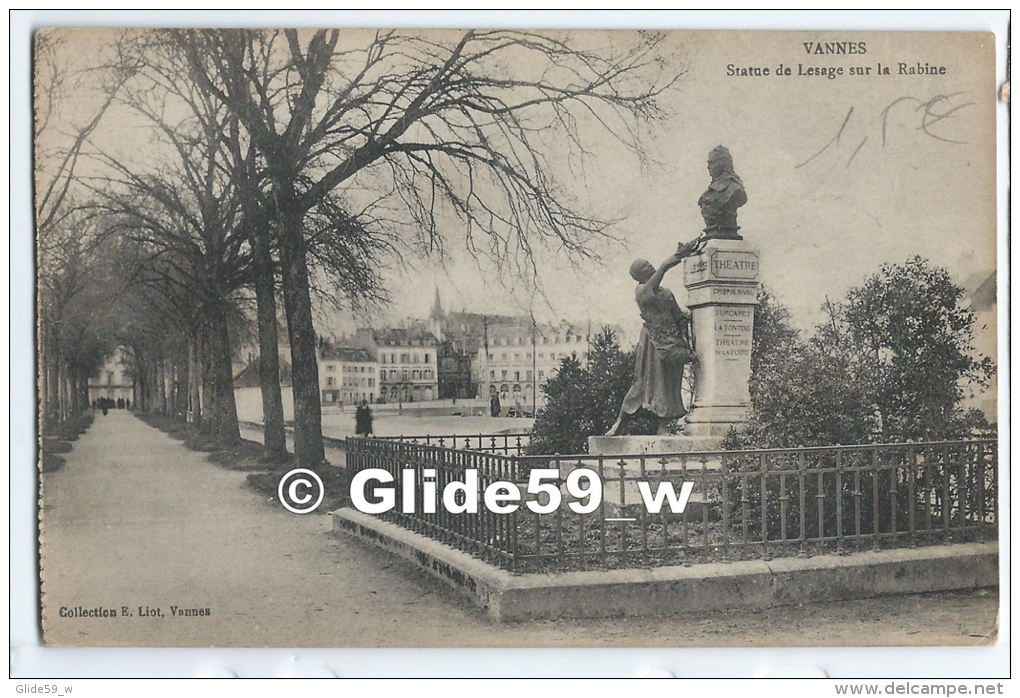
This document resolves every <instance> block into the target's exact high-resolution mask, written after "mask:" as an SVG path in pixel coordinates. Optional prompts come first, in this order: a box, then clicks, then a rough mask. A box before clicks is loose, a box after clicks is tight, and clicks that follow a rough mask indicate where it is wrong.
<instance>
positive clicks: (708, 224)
mask: <svg viewBox="0 0 1020 698" xmlns="http://www.w3.org/2000/svg"><path fill="white" fill-rule="evenodd" d="M708 173H709V174H710V175H711V176H712V183H711V184H709V185H708V189H706V190H705V193H704V194H702V195H701V198H700V199H698V206H700V207H701V216H702V217H703V218H704V219H705V238H706V239H712V238H724V239H730V240H741V239H743V238H741V236H740V235H738V234H737V231H738V230H740V226H739V225H737V209H738V208H740V207H741V206H743V205H744V204H746V203H747V194H746V193H745V192H744V183H743V182H741V181H740V177H738V176H737V175H736V174H735V173H734V172H733V158H732V157H731V156H730V151H729V150H727V149H726V148H725V147H723V146H721V145H719V146H716V147H715V148H713V149H712V152H711V153H709V155H708Z"/></svg>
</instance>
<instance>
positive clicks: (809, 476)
mask: <svg viewBox="0 0 1020 698" xmlns="http://www.w3.org/2000/svg"><path fill="white" fill-rule="evenodd" d="M486 438H488V437H486ZM347 453H348V467H349V468H350V469H351V475H352V476H353V475H354V474H355V473H356V472H357V471H358V470H362V469H364V468H382V469H385V470H386V471H387V472H389V473H390V475H391V476H392V477H393V479H394V481H395V486H396V488H397V502H400V497H401V495H400V493H401V492H402V489H401V488H402V487H403V481H404V478H406V477H411V478H413V479H414V482H413V488H412V489H413V491H414V492H415V493H416V494H415V495H414V497H415V505H416V506H415V507H414V508H413V511H412V512H410V513H408V512H402V511H400V510H399V509H400V507H395V508H394V509H393V510H392V511H390V512H387V513H385V514H382V516H384V517H385V518H388V519H390V520H392V521H394V522H396V523H398V524H399V525H401V526H404V527H406V528H409V529H411V530H414V531H417V532H419V533H422V534H423V535H426V536H429V537H432V538H435V539H437V540H441V541H443V542H445V543H447V544H449V545H451V546H453V547H456V548H459V549H460V550H463V551H465V552H468V553H471V554H474V555H477V556H478V557H481V558H483V559H485V560H488V561H490V562H492V563H493V564H497V565H499V566H501V567H504V568H507V569H510V570H514V571H522V572H530V571H554V570H556V571H558V570H573V569H592V568H615V567H652V566H661V565H674V564H690V563H692V562H707V561H730V560H739V559H754V558H770V557H778V556H793V555H796V556H810V555H816V554H820V553H849V552H855V551H863V550H878V549H882V548H891V547H910V546H917V545H929V544H935V543H950V542H954V541H963V540H986V539H991V538H995V537H996V536H997V522H998V515H997V514H998V510H997V502H998V497H997V495H998V492H997V490H996V483H997V468H998V459H997V443H996V441H995V440H994V439H973V440H967V441H945V442H928V443H904V444H868V445H860V446H833V447H825V448H796V449H770V450H753V451H717V452H700V453H678V454H665V455H646V454H630V455H623V456H620V455H613V456H608V455H602V456H600V455H588V454H582V455H572V456H562V455H556V456H524V455H517V454H519V453H520V451H517V452H516V453H515V454H514V455H504V454H501V453H494V452H491V451H490V452H482V451H480V450H472V449H470V448H468V449H464V448H461V449H455V448H447V447H445V446H439V445H437V444H432V445H430V444H425V443H413V442H408V441H401V440H399V439H349V440H348V445H347ZM468 468H473V469H476V470H477V471H478V473H479V481H478V485H477V488H478V491H479V493H482V492H484V491H485V489H486V488H487V487H488V485H490V484H491V483H493V482H495V481H509V482H513V483H516V484H517V485H518V487H519V488H520V490H521V492H522V493H524V492H526V490H527V485H528V480H529V478H528V476H529V473H530V472H531V470H532V469H534V468H555V469H557V470H558V471H559V486H560V491H561V493H562V494H563V496H562V500H561V503H560V505H559V506H558V507H557V508H556V509H555V510H554V511H552V512H550V513H546V514H537V513H534V512H533V511H530V510H529V509H528V508H527V507H526V506H524V502H523V501H522V504H521V506H520V507H519V508H518V509H517V510H516V511H514V512H513V513H509V514H495V513H492V512H490V511H489V510H488V509H487V508H485V507H484V506H480V507H479V509H478V513H459V514H452V513H450V512H448V511H447V510H446V508H445V507H444V506H443V503H442V492H443V488H444V487H445V486H446V484H447V483H450V482H453V481H462V480H463V475H464V471H465V469H468ZM577 468H587V469H590V470H592V471H594V472H595V473H597V474H598V476H599V481H600V482H601V484H602V501H601V503H600V504H599V505H598V507H597V508H596V509H594V511H591V512H590V513H585V514H579V513H577V512H576V511H574V509H572V508H571V507H570V506H569V505H570V503H571V502H575V501H577V500H576V499H575V498H572V497H571V496H570V494H569V493H568V492H567V490H566V489H565V488H564V486H563V483H564V482H565V480H566V479H567V477H568V476H569V474H570V472H571V471H573V470H575V469H577ZM425 469H433V470H435V478H434V481H435V485H436V488H437V489H436V492H437V493H438V495H437V498H438V500H439V501H438V504H437V505H436V506H435V507H434V509H433V510H432V511H428V512H426V510H425V507H424V501H425V497H424V495H423V487H422V486H423V484H424V480H425V478H424V477H423V472H424V470H425ZM640 482H644V483H647V484H646V485H645V490H646V492H650V493H655V492H657V491H658V490H659V486H660V484H663V483H665V485H666V486H668V487H671V488H672V491H673V492H675V493H681V492H682V491H683V483H691V484H690V485H689V486H688V487H689V489H690V493H689V494H690V496H689V499H688V501H687V506H686V507H685V508H684V509H683V512H682V513H672V512H671V511H670V508H669V505H668V503H667V502H666V501H664V502H663V503H662V507H661V510H660V512H659V513H650V512H649V511H648V507H647V506H646V503H645V501H644V498H643V496H642V492H641V487H640V486H639V485H638V483H640ZM524 499H525V500H526V499H529V497H528V495H525V496H524ZM530 499H534V497H530ZM539 499H540V500H541V499H542V498H541V497H540V498H539ZM479 501H482V496H481V495H480V496H479ZM582 503H583V500H582ZM580 508H583V507H580Z"/></svg>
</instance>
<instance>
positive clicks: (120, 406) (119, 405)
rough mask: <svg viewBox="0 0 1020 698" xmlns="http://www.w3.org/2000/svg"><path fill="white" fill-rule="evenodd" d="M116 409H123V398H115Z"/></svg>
mask: <svg viewBox="0 0 1020 698" xmlns="http://www.w3.org/2000/svg"><path fill="white" fill-rule="evenodd" d="M117 409H118V410H122V409H124V398H122V397H119V398H117Z"/></svg>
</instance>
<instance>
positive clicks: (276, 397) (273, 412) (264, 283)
mask: <svg viewBox="0 0 1020 698" xmlns="http://www.w3.org/2000/svg"><path fill="white" fill-rule="evenodd" d="M267 235H268V230H265V229H262V230H255V231H253V232H252V234H251V236H250V238H251V243H252V249H253V250H254V253H255V260H254V265H255V302H256V305H257V307H258V323H259V386H260V389H261V391H262V420H263V427H262V428H263V440H264V442H265V447H266V452H267V453H268V454H269V455H271V456H274V457H279V456H283V455H286V453H287V437H286V432H285V431H284V425H283V396H282V395H281V394H280V354H279V349H278V343H279V338H278V337H277V332H276V296H275V289H274V286H275V284H274V283H273V259H272V257H271V256H270V251H269V241H268V240H267V239H266V236H267Z"/></svg>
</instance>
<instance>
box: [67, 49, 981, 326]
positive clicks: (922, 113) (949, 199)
mask: <svg viewBox="0 0 1020 698" xmlns="http://www.w3.org/2000/svg"><path fill="white" fill-rule="evenodd" d="M635 38H636V37H635V35H634V34H633V33H631V32H602V33H593V34H589V35H586V36H585V37H583V40H584V41H586V42H589V43H590V44H592V45H597V44H598V43H600V42H609V43H627V42H630V41H633V40H634V39H635ZM103 40H104V37H103V36H102V35H100V34H95V33H92V34H89V35H87V37H86V36H84V35H79V37H77V38H75V39H74V40H73V41H70V42H69V45H70V47H71V49H72V50H73V53H74V54H75V55H76V57H77V59H78V60H87V59H84V58H81V57H82V56H91V55H94V54H95V51H94V49H95V47H96V46H97V45H99V44H101V43H102V42H103ZM90 42H91V43H90ZM806 42H810V43H811V44H812V45H814V44H815V43H823V44H824V43H825V42H844V45H849V43H854V44H858V45H859V44H861V43H862V42H863V44H864V46H865V51H866V52H865V53H864V54H860V53H856V54H854V55H825V54H822V55H818V54H814V53H808V49H807V48H806V47H805V43H806ZM992 42H993V38H992V36H991V35H990V34H988V35H986V34H975V33H971V34H955V35H953V34H942V33H899V34H877V33H854V32H841V33H825V32H800V33H779V32H671V33H670V34H669V36H668V37H667V40H666V42H665V46H664V49H665V50H664V52H663V55H664V56H666V57H667V60H668V61H669V65H670V66H671V67H673V68H674V69H675V70H677V71H678V72H679V71H683V75H682V76H681V78H680V80H679V81H678V83H677V88H676V89H675V90H674V91H672V92H670V93H667V94H666V95H665V96H664V97H663V98H662V106H663V108H664V110H665V112H666V113H667V114H668V117H667V118H666V119H664V120H662V121H661V122H660V123H659V124H657V126H656V127H655V128H654V129H653V130H652V131H651V132H650V133H649V134H648V136H647V138H645V140H644V145H645V151H646V153H647V154H648V156H649V157H650V159H651V160H652V161H653V162H652V163H651V164H648V163H645V164H642V163H641V162H639V161H638V160H637V158H635V157H633V156H632V155H630V154H629V153H627V152H626V151H625V150H623V149H622V148H620V147H619V146H618V145H615V144H614V143H613V142H612V140H611V139H610V138H607V136H606V134H605V133H604V132H601V131H599V130H598V129H596V128H594V127H592V126H591V125H587V126H584V127H582V137H583V138H584V139H585V141H586V146H587V147H588V148H589V150H591V151H592V153H593V156H592V158H591V159H590V160H589V161H588V162H587V163H586V167H585V169H584V170H583V172H579V171H578V170H576V169H574V168H568V167H566V165H563V166H561V167H557V166H554V167H553V169H552V174H553V175H554V176H555V177H556V180H557V183H558V184H559V185H560V187H561V188H562V189H563V191H564V192H566V194H567V195H568V196H570V197H571V198H573V199H576V201H577V202H578V204H579V205H580V206H581V207H582V208H586V209H590V210H592V211H594V212H596V213H598V214H600V215H602V216H605V217H616V216H619V215H625V218H624V219H623V220H622V221H621V222H620V223H619V224H617V225H615V226H614V227H613V229H612V230H611V233H612V234H613V236H614V237H615V238H616V239H617V241H616V242H614V243H605V244H599V245H597V246H595V248H594V249H595V251H597V252H598V254H599V255H600V257H601V259H600V261H598V262H587V263H580V264H579V263H578V261H577V260H573V259H570V258H569V257H568V256H567V255H566V254H565V253H564V252H562V251H560V250H556V249H543V250H540V253H539V255H538V269H539V277H540V280H541V284H542V287H543V291H544V292H543V293H542V294H536V293H535V291H534V289H533V288H532V287H531V285H530V284H526V283H524V282H521V281H520V280H518V279H515V278H514V277H513V276H512V275H511V274H509V273H508V272H507V271H506V270H504V269H497V268H494V267H493V265H491V264H489V263H487V262H486V260H484V259H483V260H481V261H479V260H478V259H476V258H475V257H473V256H472V255H469V254H467V253H466V251H465V249H464V245H463V233H462V231H463V224H462V223H461V222H460V221H458V220H457V219H455V218H452V217H443V218H441V219H440V221H439V226H440V230H442V231H443V234H444V238H445V240H446V244H445V257H444V258H443V259H442V260H439V259H437V258H435V257H421V258H410V259H405V260H404V261H405V264H403V265H396V264H394V265H392V266H391V267H389V268H387V269H385V270H384V272H383V275H384V278H385V279H386V283H387V287H388V289H389V291H390V295H391V297H392V304H391V305H390V307H389V308H387V309H377V310H376V311H375V312H373V314H372V316H371V317H370V318H365V317H360V318H356V317H354V316H353V315H352V314H351V313H349V312H346V311H343V310H340V311H336V310H329V311H324V312H322V313H320V316H319V317H320V325H321V326H322V329H323V330H324V331H328V330H333V331H337V332H342V331H346V330H350V329H353V327H354V326H356V325H358V324H362V323H364V322H365V321H366V319H370V320H372V321H374V322H375V323H382V322H393V321H397V320H399V319H400V318H404V317H427V315H428V313H429V310H430V308H431V305H432V301H433V296H434V292H435V289H437V288H438V290H439V292H440V295H441V298H442V302H443V305H444V307H445V308H446V309H448V310H461V309H465V310H468V311H475V312H490V313H521V312H524V313H527V312H529V311H534V313H535V315H536V317H537V318H539V319H540V320H555V319H559V318H563V319H567V320H570V321H573V322H579V323H585V322H588V321H590V322H591V323H592V325H597V324H600V323H613V324H619V325H621V326H623V327H625V328H626V329H627V330H628V331H629V334H630V335H631V336H636V330H637V328H638V327H639V326H640V320H639V318H638V315H637V308H636V306H635V304H634V301H633V285H634V284H633V281H632V280H631V279H630V277H629V276H628V274H627V269H628V267H629V266H630V263H631V261H632V260H633V259H634V258H635V257H645V258H647V259H649V260H651V261H652V262H653V263H656V264H657V263H658V262H660V261H661V260H662V259H664V258H665V257H667V256H668V255H669V254H671V253H672V252H673V251H674V250H675V248H676V245H677V243H678V242H680V241H686V240H689V239H691V238H694V237H696V236H697V235H699V234H700V233H701V229H702V227H703V221H702V219H701V216H700V212H699V210H698V207H697V200H698V197H699V196H700V194H701V192H702V191H704V189H705V188H706V186H707V185H708V183H709V176H708V173H707V170H706V167H705V161H706V157H707V155H708V153H709V151H710V150H711V149H712V148H713V147H715V146H716V145H719V144H722V145H725V146H727V147H728V148H729V150H730V152H731V153H732V156H733V161H734V166H735V170H736V172H737V174H738V175H739V176H740V177H741V179H742V180H743V183H744V186H745V189H746V191H747V195H748V203H747V204H746V205H745V206H744V207H743V208H741V209H740V212H739V220H738V222H739V224H740V226H741V233H742V234H743V235H744V237H745V239H746V241H747V243H748V244H749V245H750V246H751V247H752V248H753V249H755V250H757V251H758V253H759V255H760V269H761V279H762V281H763V282H764V283H765V284H766V285H767V286H768V287H769V288H770V289H771V290H772V292H773V294H774V295H775V296H776V297H777V299H778V300H779V301H780V302H782V303H783V304H785V305H787V306H788V307H789V308H790V310H791V313H792V316H793V320H794V322H795V324H797V325H798V326H800V327H802V328H804V329H809V328H810V327H811V326H812V325H813V324H814V323H816V322H819V321H820V320H821V315H820V313H819V308H820V306H821V305H822V304H823V303H824V302H825V300H826V298H829V299H831V300H833V301H836V300H838V299H840V298H842V297H843V296H844V294H845V292H846V290H847V289H848V288H849V287H850V286H853V285H856V284H860V283H861V282H862V281H863V280H864V278H865V277H866V276H868V275H869V274H871V273H873V272H875V271H877V269H878V267H879V266H880V265H881V264H882V263H885V262H903V261H904V260H906V259H907V258H908V257H910V256H912V255H915V254H918V255H921V256H923V257H926V258H928V259H930V260H931V261H932V262H933V263H935V264H938V265H941V266H944V267H946V268H947V269H949V271H950V273H951V274H952V275H953V277H954V278H955V279H956V280H957V282H958V283H962V284H967V285H970V286H972V287H976V286H977V284H978V283H980V281H981V280H983V279H984V278H985V277H986V276H987V275H988V274H989V273H991V272H992V271H993V270H994V269H995V218H994V216H995V208H994V201H995V163H994V104H995V102H994V98H995V85H994V49H993V43H992ZM858 48H859V46H858ZM918 62H920V63H921V64H928V65H934V66H944V68H945V70H944V74H936V75H897V74H896V73H897V72H898V64H899V63H904V64H906V65H907V66H910V67H913V66H915V65H916V64H917V63H918ZM879 63H881V64H882V65H885V66H888V67H891V74H890V75H879V74H878V68H877V66H878V64H879ZM780 64H782V65H783V66H785V67H789V68H790V69H791V73H792V74H791V75H789V76H785V75H781V76H777V75H776V74H775V73H776V68H777V67H778V66H779V65H780ZM728 66H732V68H728ZM837 67H841V68H842V69H843V72H844V74H843V75H842V76H837V77H836V78H835V79H828V78H827V77H824V76H819V75H805V74H803V73H808V72H811V70H812V69H814V70H815V71H817V70H818V69H820V68H823V69H828V68H837ZM745 68H748V69H753V70H757V71H760V70H761V69H763V68H768V69H769V71H770V75H769V76H743V75H740V74H736V75H729V74H728V73H740V72H742V69H745ZM851 68H855V69H856V68H868V69H869V70H870V74H867V75H860V76H858V75H850V74H849V73H850V69H851ZM752 72H753V71H752ZM78 106H79V108H80V105H78ZM944 115H945V116H944ZM111 116H112V118H108V119H106V120H105V121H104V123H103V124H102V125H101V127H100V129H99V130H98V131H97V134H96V136H95V140H96V142H97V143H100V144H105V145H104V147H110V148H118V147H119V148H121V149H122V150H123V151H125V152H129V153H130V152H133V153H134V155H136V156H140V155H144V148H143V147H139V145H140V144H139V140H140V139H143V138H144V135H143V134H144V130H143V129H141V128H140V124H139V123H138V122H137V121H136V120H133V119H132V118H131V117H130V116H129V115H127V114H123V113H118V112H117V111H114V112H112V114H111ZM943 116H944V118H940V117H943ZM550 135H551V137H555V135H556V134H550ZM664 285H666V286H668V287H669V288H671V289H673V290H674V292H675V293H676V295H677V298H678V300H679V301H680V303H681V304H683V303H684V300H685V293H684V291H683V279H682V271H681V270H680V269H679V268H677V269H676V270H674V271H672V272H671V273H670V274H669V275H667V277H666V280H665V281H664Z"/></svg>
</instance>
